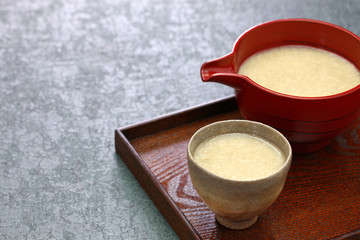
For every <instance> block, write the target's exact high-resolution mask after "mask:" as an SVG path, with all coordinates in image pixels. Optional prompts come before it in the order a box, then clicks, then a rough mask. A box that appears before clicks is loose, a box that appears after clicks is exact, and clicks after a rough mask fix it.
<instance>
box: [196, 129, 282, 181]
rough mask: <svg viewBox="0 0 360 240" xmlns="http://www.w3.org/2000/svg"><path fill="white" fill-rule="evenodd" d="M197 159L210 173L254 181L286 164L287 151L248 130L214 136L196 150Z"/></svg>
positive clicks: (233, 178)
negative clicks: (282, 150) (251, 133)
mask: <svg viewBox="0 0 360 240" xmlns="http://www.w3.org/2000/svg"><path fill="white" fill-rule="evenodd" d="M194 160H195V161H196V162H197V163H198V164H199V165H200V166H201V167H203V168H205V169H206V170H208V171H209V172H211V173H213V174H215V175H218V176H220V177H223V178H227V179H232V180H254V179H259V178H263V177H266V176H269V175H271V174H272V173H274V172H275V171H277V170H278V169H280V168H281V166H283V165H284V163H285V159H284V157H283V154H282V153H281V152H280V151H279V150H278V149H277V148H276V147H275V146H273V145H272V144H270V143H268V142H267V141H265V140H262V139H261V138H258V137H254V136H251V135H249V134H245V133H229V134H223V135H219V136H216V137H214V138H210V139H208V140H206V141H204V142H203V143H201V144H200V145H199V146H198V147H197V148H196V150H195V152H194Z"/></svg>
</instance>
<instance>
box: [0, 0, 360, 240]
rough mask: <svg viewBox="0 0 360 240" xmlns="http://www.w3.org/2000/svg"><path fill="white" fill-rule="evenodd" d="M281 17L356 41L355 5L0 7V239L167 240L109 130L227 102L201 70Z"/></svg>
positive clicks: (137, 0) (158, 0)
mask: <svg viewBox="0 0 360 240" xmlns="http://www.w3.org/2000/svg"><path fill="white" fill-rule="evenodd" d="M287 17H305V18H313V19H319V20H324V21H328V22H332V23H335V24H338V25H340V26H342V27H345V28H347V29H349V30H351V31H353V32H354V33H355V34H358V35H359V34H360V3H359V2H358V1H357V0H346V1H337V0H328V1H321V0H318V1H313V0H304V1H290V0H283V1H281V0H276V1H265V0H251V1H250V0H246V1H245V0H242V1H216V0H207V1H189V0H180V1H170V0H134V1H130V0H121V1H120V0H118V1H116V0H115V1H114V0H112V1H110V0H104V1H85V0H77V1H67V0H57V1H55V0H48V1H42V0H35V1H26V0H12V1H10V0H2V1H1V2H0V129H1V134H0V239H4V240H5V239H177V237H176V235H175V234H174V232H173V231H172V229H171V228H170V227H169V225H168V224H167V223H166V221H165V220H164V218H163V217H162V215H161V214H160V213H159V212H158V211H157V209H156V208H155V207H154V205H153V203H152V202H151V200H149V198H148V197H147V195H146V194H145V193H144V191H143V190H142V188H141V187H140V185H139V184H138V183H137V181H136V180H135V179H134V177H133V176H132V175H131V173H130V172H129V170H128V169H127V168H126V166H125V165H124V163H123V162H122V161H121V159H119V157H118V156H117V155H116V154H115V152H114V139H113V138H114V129H116V128H118V127H122V126H125V125H128V124H132V123H136V122H139V121H143V120H148V119H151V118H153V117H157V116H159V115H162V114H165V113H169V112H172V111H175V110H181V109H183V108H186V107H190V106H193V105H196V104H200V103H204V102H208V101H211V100H214V99H217V98H220V97H223V96H227V95H230V94H232V93H233V91H232V89H229V88H227V87H225V86H221V85H217V84H212V83H208V84H203V83H202V82H201V81H200V77H199V69H200V66H201V64H202V63H203V62H204V61H206V60H209V59H212V58H216V57H219V56H222V55H225V54H226V53H228V52H229V51H230V50H231V48H232V45H233V43H234V41H235V40H236V38H237V37H238V36H239V35H240V34H241V33H242V32H243V31H245V30H246V29H248V28H249V27H252V26H253V25H255V24H258V23H261V22H263V21H267V20H273V19H278V18H287Z"/></svg>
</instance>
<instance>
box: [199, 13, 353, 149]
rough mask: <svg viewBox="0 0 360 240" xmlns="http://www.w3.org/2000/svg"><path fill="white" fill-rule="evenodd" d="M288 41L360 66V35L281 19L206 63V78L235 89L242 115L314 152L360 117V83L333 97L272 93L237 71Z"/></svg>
mask: <svg viewBox="0 0 360 240" xmlns="http://www.w3.org/2000/svg"><path fill="white" fill-rule="evenodd" d="M289 44H297V45H299V44H300V45H309V46H313V47H319V48H322V49H325V50H328V51H332V52H334V53H337V54H339V55H341V56H342V57H345V58H346V59H348V60H349V61H351V62H352V63H353V64H354V65H355V66H356V67H357V68H358V69H359V68H360V38H359V37H358V36H356V35H355V34H353V33H351V32H350V31H348V30H346V29H344V28H342V27H339V26H336V25H333V24H330V23H326V22H322V21H318V20H309V19H282V20H276V21H271V22H267V23H263V24H260V25H258V26H255V27H253V28H251V29H249V30H248V31H246V32H245V33H244V34H242V35H241V36H240V37H239V38H238V40H237V41H236V43H235V45H234V47H233V50H232V52H231V53H229V54H228V55H226V56H224V57H221V58H218V59H215V60H212V61H209V62H206V63H204V64H203V65H202V67H201V78H202V80H203V81H204V82H218V83H222V84H225V85H228V86H230V87H233V88H234V89H235V93H236V100H237V104H238V107H239V110H240V112H241V113H242V115H243V116H244V117H245V118H246V119H249V120H256V121H260V122H263V123H265V124H268V125H270V126H272V127H274V128H276V129H278V130H279V131H280V132H282V133H283V134H284V135H285V136H286V137H287V138H288V140H289V141H290V142H291V145H292V147H293V150H294V152H296V153H306V152H313V151H316V150H319V149H321V148H322V147H324V146H326V145H327V144H328V143H329V142H330V141H331V140H332V139H333V138H334V137H336V136H338V135H339V134H341V133H343V132H344V131H345V130H346V129H347V127H348V126H350V125H351V123H353V122H354V121H355V120H356V119H357V118H358V117H359V115H360V85H358V86H356V87H354V88H352V89H350V90H348V91H346V92H342V93H339V94H336V95H331V96H324V97H297V96H291V95H286V94H282V93H278V92H275V91H272V90H270V89H267V88H265V87H262V86H260V85H259V84H257V83H255V82H254V81H252V80H251V79H250V78H249V77H247V76H244V75H239V74H237V72H238V70H239V67H240V65H241V64H242V62H243V61H244V60H245V59H246V58H247V57H249V56H250V55H252V54H254V53H256V52H258V51H261V50H263V49H266V48H270V47H275V46H281V45H289Z"/></svg>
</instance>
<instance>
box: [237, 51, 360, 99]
mask: <svg viewBox="0 0 360 240" xmlns="http://www.w3.org/2000/svg"><path fill="white" fill-rule="evenodd" d="M238 73H239V74H243V75H245V76H248V77H250V79H251V80H253V81H254V82H256V83H258V84H259V85H261V86H263V87H266V88H268V89H271V90H274V91H277V92H280V93H285V94H289V95H293V96H303V97H320V96H328V95H333V94H337V93H341V92H344V91H347V90H349V89H351V88H353V87H355V86H357V85H359V84H360V72H359V70H358V69H357V68H356V67H355V66H354V65H353V64H352V63H351V62H350V61H348V60H346V59H345V58H343V57H341V56H339V55H337V54H334V53H332V52H329V51H326V50H322V49H319V48H315V47H308V46H300V45H287V46H281V47H275V48H270V49H266V50H263V51H260V52H258V53H255V54H254V55H252V56H250V57H249V58H248V59H246V60H245V61H244V62H243V64H242V65H241V66H240V69H239V71H238Z"/></svg>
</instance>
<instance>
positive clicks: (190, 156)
mask: <svg viewBox="0 0 360 240" xmlns="http://www.w3.org/2000/svg"><path fill="white" fill-rule="evenodd" d="M228 122H238V123H245V122H246V123H250V124H253V125H258V126H262V127H265V128H269V129H271V130H272V131H273V132H274V133H275V134H277V135H278V136H280V137H281V138H282V139H284V140H285V141H284V142H285V144H286V146H287V148H288V149H289V153H288V154H287V156H284V158H285V162H284V164H283V165H282V166H281V167H280V168H279V169H277V170H276V171H275V172H273V173H271V174H270V175H267V176H265V177H261V178H256V179H245V180H236V179H230V178H225V177H222V176H219V175H216V174H214V173H212V172H210V171H209V170H207V169H206V168H203V167H202V166H200V165H199V164H198V163H197V162H196V161H195V160H194V156H193V154H192V153H191V152H190V145H191V143H192V142H193V139H194V138H195V137H196V136H197V135H198V134H199V133H200V132H201V131H204V130H205V129H207V128H211V127H213V126H214V125H218V124H226V123H228ZM235 133H236V132H235ZM219 135H221V134H219ZM255 136H256V135H255ZM256 137H259V138H262V137H260V136H256ZM262 139H263V138H262ZM265 141H267V142H268V140H265ZM271 144H272V143H271ZM275 147H276V148H278V146H275ZM278 149H279V148H278ZM279 151H281V150H280V149H279ZM281 153H282V154H284V153H283V152H282V151H281ZM187 154H188V162H189V161H191V162H192V163H193V164H195V165H196V166H197V167H198V168H200V169H201V170H203V171H204V172H206V173H207V174H209V175H210V176H212V177H215V178H217V179H220V180H223V181H227V182H233V183H250V182H253V183H255V182H261V181H266V180H268V179H271V178H273V177H275V176H276V175H278V174H280V172H282V171H284V169H285V168H289V167H290V164H291V161H292V155H293V153H292V148H291V145H290V142H289V140H288V139H287V138H286V137H285V136H284V135H283V134H282V133H281V132H279V131H278V130H276V129H275V128H273V127H271V126H269V125H267V124H264V123H261V122H258V121H252V120H245V119H230V120H221V121H216V122H213V123H210V124H207V125H205V126H203V127H201V128H199V129H198V130H197V131H196V132H195V133H194V134H193V135H192V136H191V138H190V140H189V142H188V147H187Z"/></svg>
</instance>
